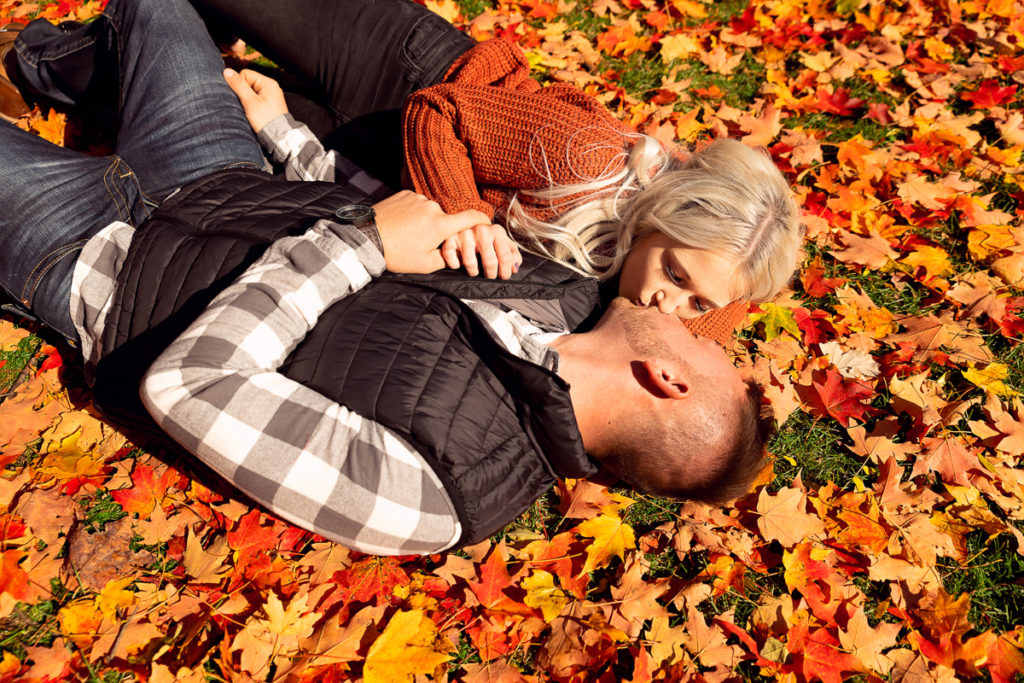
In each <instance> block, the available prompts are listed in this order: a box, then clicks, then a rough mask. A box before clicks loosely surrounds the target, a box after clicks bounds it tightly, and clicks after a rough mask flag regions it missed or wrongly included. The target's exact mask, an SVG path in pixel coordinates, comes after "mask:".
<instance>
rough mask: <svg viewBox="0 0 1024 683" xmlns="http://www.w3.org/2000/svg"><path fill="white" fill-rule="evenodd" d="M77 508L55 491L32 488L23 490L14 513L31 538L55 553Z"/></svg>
mask: <svg viewBox="0 0 1024 683" xmlns="http://www.w3.org/2000/svg"><path fill="white" fill-rule="evenodd" d="M77 509H78V506H77V505H75V503H74V501H73V500H72V499H71V498H70V497H68V496H65V495H63V494H61V493H59V492H58V491H57V490H56V489H39V488H35V489H29V490H27V491H26V492H25V493H24V494H23V495H22V496H21V497H20V498H18V504H17V506H16V507H15V512H16V514H17V515H18V516H19V517H21V518H22V520H24V522H25V524H27V525H28V527H29V529H31V531H32V535H33V537H34V538H36V539H38V540H40V541H42V542H43V543H45V544H46V545H47V546H49V550H50V551H51V552H52V553H54V554H57V553H58V552H59V551H60V547H61V545H62V544H63V543H64V537H65V536H66V535H67V533H68V530H69V529H70V528H71V525H72V524H73V523H74V521H75V511H76V510H77Z"/></svg>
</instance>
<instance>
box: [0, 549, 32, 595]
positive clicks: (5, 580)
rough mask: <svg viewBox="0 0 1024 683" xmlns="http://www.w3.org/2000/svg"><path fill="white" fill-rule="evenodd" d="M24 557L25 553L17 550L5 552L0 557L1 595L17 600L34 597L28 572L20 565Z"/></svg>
mask: <svg viewBox="0 0 1024 683" xmlns="http://www.w3.org/2000/svg"><path fill="white" fill-rule="evenodd" d="M23 556H24V553H22V552H20V551H17V550H5V551H3V554H2V555H0V593H7V594H8V595H10V596H11V597H12V598H14V599H16V600H21V599H28V598H29V597H31V596H32V588H31V586H29V583H28V572H26V571H25V570H24V569H22V568H21V565H20V564H18V562H19V561H20V560H21V558H22V557H23Z"/></svg>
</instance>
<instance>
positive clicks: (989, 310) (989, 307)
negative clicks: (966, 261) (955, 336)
mask: <svg viewBox="0 0 1024 683" xmlns="http://www.w3.org/2000/svg"><path fill="white" fill-rule="evenodd" d="M1001 285H1002V283H1001V282H999V281H998V280H996V279H995V278H994V277H992V276H990V275H988V274H986V273H983V272H975V273H967V274H966V275H963V276H961V277H959V278H957V282H956V284H955V285H954V286H953V287H951V288H950V289H949V291H947V292H946V298H948V299H951V300H953V301H956V302H957V303H960V304H963V306H964V310H963V315H964V316H966V317H968V318H977V317H978V316H981V315H987V316H988V317H989V318H991V319H992V320H999V319H1001V318H1002V317H1003V315H1004V314H1005V312H1006V300H1007V298H1008V295H1006V294H1000V292H999V290H1000V288H1001Z"/></svg>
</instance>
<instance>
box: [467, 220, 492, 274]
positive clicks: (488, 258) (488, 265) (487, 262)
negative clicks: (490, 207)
mask: <svg viewBox="0 0 1024 683" xmlns="http://www.w3.org/2000/svg"><path fill="white" fill-rule="evenodd" d="M490 227H491V226H489V225H478V226H477V227H475V228H473V232H475V233H476V251H477V253H478V254H479V255H480V265H481V266H483V271H484V277H489V278H495V277H498V254H497V253H496V251H495V248H494V241H495V237H494V235H493V234H492V231H491V230H489V228H490Z"/></svg>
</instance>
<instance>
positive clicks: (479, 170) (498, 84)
mask: <svg viewBox="0 0 1024 683" xmlns="http://www.w3.org/2000/svg"><path fill="white" fill-rule="evenodd" d="M403 125H404V136H405V159H406V165H407V167H408V169H409V176H410V178H411V179H412V183H413V186H414V187H415V188H416V191H417V192H419V193H421V194H424V195H426V196H428V197H430V198H432V199H434V200H436V201H437V202H438V203H439V204H440V205H441V207H442V208H443V209H444V210H445V211H447V212H449V213H453V212H457V211H462V210H465V209H478V210H480V211H483V212H484V213H486V214H487V215H488V217H490V218H491V219H493V218H494V215H495V212H496V211H498V212H500V211H501V210H503V209H504V208H505V207H506V206H507V205H508V200H509V194H510V192H514V191H516V190H536V189H543V188H546V187H548V186H549V185H550V184H551V182H555V183H578V182H582V181H585V180H591V179H594V178H597V177H600V176H602V175H606V174H608V173H614V172H616V171H619V170H621V169H622V167H623V164H624V162H625V158H626V155H625V142H626V139H625V138H624V137H623V136H624V134H626V133H627V132H628V131H627V129H626V127H625V126H624V125H623V124H622V123H621V122H620V121H618V120H617V119H616V118H615V117H613V116H612V115H611V114H610V113H609V112H608V110H607V109H605V108H604V107H603V106H602V105H601V104H600V103H599V102H597V100H595V99H594V98H592V97H590V96H589V95H587V94H585V93H584V92H583V91H581V90H580V89H579V88H576V87H575V86H572V85H569V84H566V83H559V84H555V85H551V86H549V87H547V88H541V87H540V84H539V83H537V82H536V81H535V80H533V79H532V78H530V65H529V63H528V62H527V61H526V57H525V55H523V52H522V50H520V49H519V48H518V47H517V46H515V45H513V44H512V43H509V42H507V41H505V40H501V39H495V40H488V41H486V42H483V43H480V44H479V45H477V46H476V47H474V48H473V49H471V50H470V51H469V52H466V53H465V54H463V55H462V56H460V57H459V58H458V59H457V60H456V61H455V63H454V64H452V67H451V69H449V71H448V74H447V76H446V77H445V80H444V81H443V82H441V83H439V84H437V85H435V86H432V87H429V88H424V89H423V90H419V91H417V92H415V93H413V95H411V96H410V97H409V99H408V101H407V102H406V105H405V111H404V115H403ZM520 199H521V201H523V203H524V205H525V206H526V207H527V209H528V210H529V211H530V212H531V213H532V214H533V215H535V216H537V217H538V218H541V219H545V218H550V217H552V216H554V215H555V213H556V210H553V209H552V208H551V207H549V206H546V205H544V204H542V203H538V202H531V201H530V200H529V199H528V198H525V197H521V198H520Z"/></svg>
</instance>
